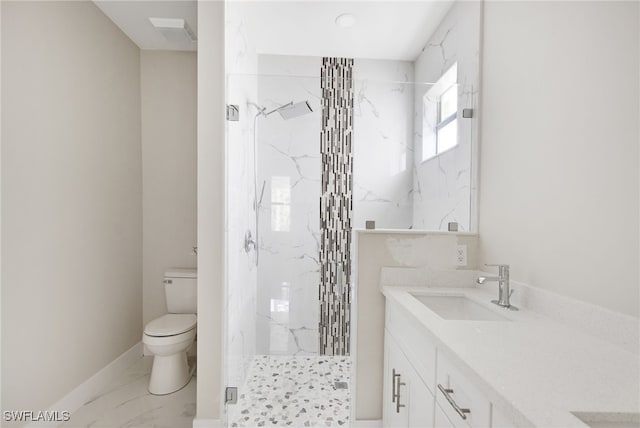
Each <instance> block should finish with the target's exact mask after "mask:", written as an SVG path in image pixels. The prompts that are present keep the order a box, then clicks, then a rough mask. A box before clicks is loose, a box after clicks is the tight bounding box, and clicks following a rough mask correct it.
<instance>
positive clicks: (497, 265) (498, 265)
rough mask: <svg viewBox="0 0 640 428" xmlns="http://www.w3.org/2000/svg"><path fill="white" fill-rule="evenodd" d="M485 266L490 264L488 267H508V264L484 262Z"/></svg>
mask: <svg viewBox="0 0 640 428" xmlns="http://www.w3.org/2000/svg"><path fill="white" fill-rule="evenodd" d="M484 265H485V266H490V267H509V265H504V264H502V265H500V264H489V263H485V264H484Z"/></svg>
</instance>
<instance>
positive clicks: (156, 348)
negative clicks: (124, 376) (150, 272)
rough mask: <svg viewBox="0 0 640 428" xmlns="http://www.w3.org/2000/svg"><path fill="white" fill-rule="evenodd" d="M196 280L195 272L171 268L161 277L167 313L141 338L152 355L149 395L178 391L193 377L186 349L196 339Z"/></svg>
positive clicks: (150, 326) (145, 330)
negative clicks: (162, 278)
mask: <svg viewBox="0 0 640 428" xmlns="http://www.w3.org/2000/svg"><path fill="white" fill-rule="evenodd" d="M196 281H197V275H196V270H195V269H171V270H169V271H167V272H165V274H164V294H165V297H166V298H167V312H168V313H167V314H166V315H162V316H161V317H159V318H156V319H154V320H153V321H150V322H149V323H148V324H147V325H146V326H145V327H144V334H143V335H142V343H144V344H145V345H146V347H147V349H148V350H149V352H151V353H152V354H153V367H152V368H151V379H150V381H149V392H150V393H151V394H154V395H165V394H171V393H172V392H175V391H178V390H179V389H182V388H183V387H184V386H185V385H186V384H188V383H189V380H190V379H191V376H192V374H193V369H192V370H189V364H188V363H187V350H188V349H189V347H190V346H191V345H192V344H193V342H194V339H195V337H196V321H197V318H196V309H197V294H196V291H197V286H196ZM194 369H195V366H194Z"/></svg>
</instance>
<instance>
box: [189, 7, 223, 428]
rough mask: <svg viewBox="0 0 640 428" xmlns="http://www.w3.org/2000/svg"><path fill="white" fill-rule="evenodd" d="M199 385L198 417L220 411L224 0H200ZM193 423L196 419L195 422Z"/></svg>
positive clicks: (213, 416) (219, 414)
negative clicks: (218, 0) (208, 0)
mask: <svg viewBox="0 0 640 428" xmlns="http://www.w3.org/2000/svg"><path fill="white" fill-rule="evenodd" d="M198 22H199V24H200V25H198V137H197V138H198V388H197V403H196V405H197V413H196V418H197V419H201V420H207V419H218V418H220V416H221V409H222V403H221V392H222V388H223V387H224V385H223V378H222V359H223V355H224V342H223V337H224V336H223V331H224V330H223V329H224V325H223V322H224V319H225V314H224V310H225V306H224V296H225V293H224V283H225V275H226V272H225V248H226V242H225V240H226V234H225V230H224V228H225V219H224V212H225V172H224V159H225V145H224V139H225V134H224V128H225V113H224V102H225V101H224V100H225V94H224V91H225V84H224V82H225V79H224V75H225V74H224V73H225V69H224V63H225V61H224V29H225V21H224V3H223V2H217V1H211V2H206V1H203V2H199V4H198ZM195 423H197V422H195Z"/></svg>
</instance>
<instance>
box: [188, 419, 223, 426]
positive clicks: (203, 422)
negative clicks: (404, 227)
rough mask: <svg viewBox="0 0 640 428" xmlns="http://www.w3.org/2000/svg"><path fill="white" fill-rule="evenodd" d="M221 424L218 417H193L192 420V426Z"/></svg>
mask: <svg viewBox="0 0 640 428" xmlns="http://www.w3.org/2000/svg"><path fill="white" fill-rule="evenodd" d="M222 426H223V425H222V422H221V421H220V419H204V418H195V419H194V420H193V428H221V427H222Z"/></svg>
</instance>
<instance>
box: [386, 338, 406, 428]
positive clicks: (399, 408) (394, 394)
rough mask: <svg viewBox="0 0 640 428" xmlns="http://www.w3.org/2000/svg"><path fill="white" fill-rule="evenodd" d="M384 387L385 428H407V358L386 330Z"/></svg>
mask: <svg viewBox="0 0 640 428" xmlns="http://www.w3.org/2000/svg"><path fill="white" fill-rule="evenodd" d="M384 360H385V364H384V386H383V394H384V396H383V397H382V403H383V404H382V418H383V425H384V427H385V428H401V427H402V428H407V427H408V426H409V411H408V410H409V409H408V407H407V405H408V399H409V389H408V387H409V386H410V382H408V379H407V375H408V372H407V365H408V362H407V361H406V358H405V356H404V355H403V354H402V351H401V350H400V348H399V347H398V344H397V343H396V341H395V340H394V339H393V337H392V336H391V335H390V334H389V332H388V331H386V330H385V334H384Z"/></svg>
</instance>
